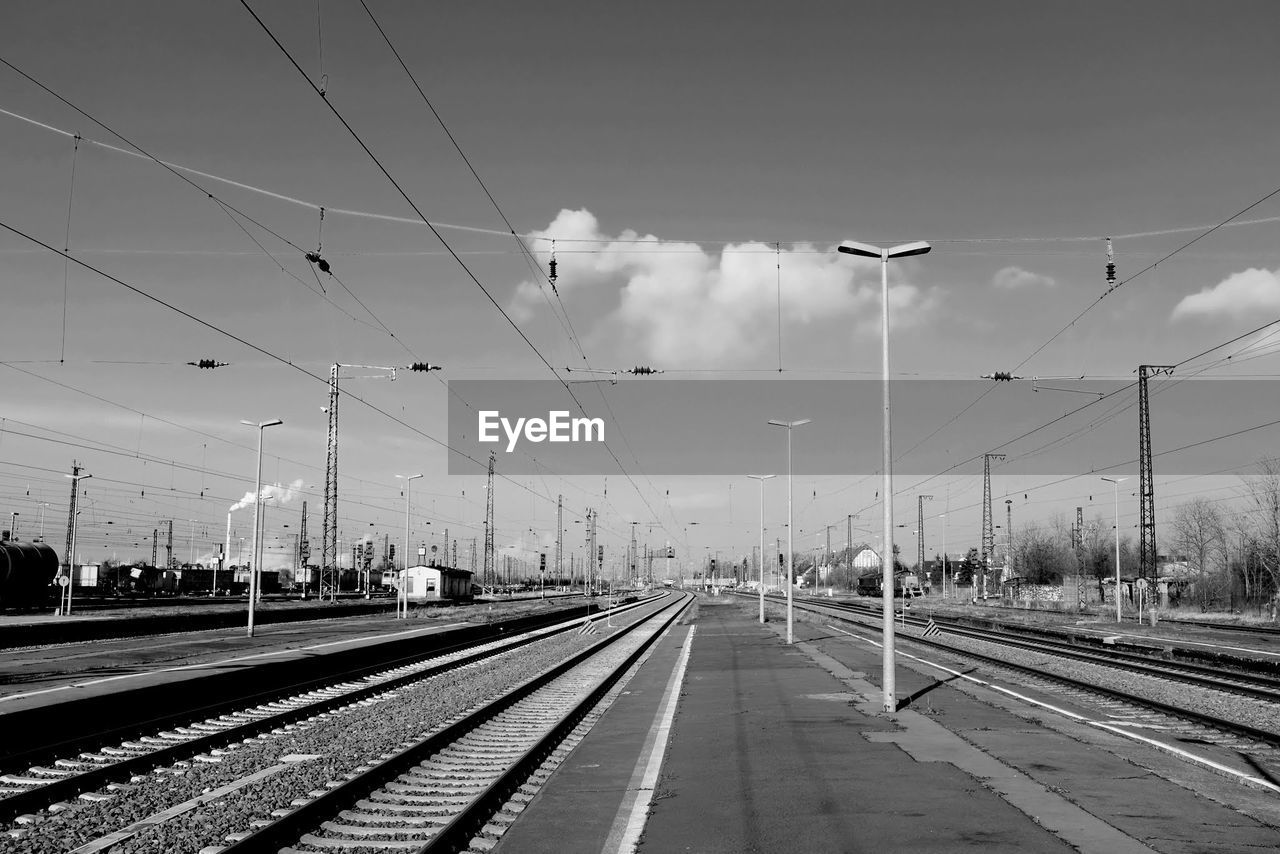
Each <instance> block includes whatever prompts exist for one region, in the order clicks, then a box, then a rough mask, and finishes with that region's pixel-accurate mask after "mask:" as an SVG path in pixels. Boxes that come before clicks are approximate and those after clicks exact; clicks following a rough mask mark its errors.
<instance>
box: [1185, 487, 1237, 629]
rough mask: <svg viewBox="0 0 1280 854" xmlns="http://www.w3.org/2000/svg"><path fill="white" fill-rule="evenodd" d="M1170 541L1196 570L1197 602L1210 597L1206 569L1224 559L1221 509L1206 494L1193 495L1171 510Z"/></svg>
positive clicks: (1224, 560) (1224, 540)
mask: <svg viewBox="0 0 1280 854" xmlns="http://www.w3.org/2000/svg"><path fill="white" fill-rule="evenodd" d="M1173 541H1174V544H1175V545H1176V546H1177V548H1178V550H1179V551H1180V552H1182V553H1183V554H1184V555H1186V557H1187V559H1188V561H1189V562H1190V564H1191V568H1192V569H1193V570H1195V573H1196V576H1197V578H1198V581H1197V582H1196V587H1197V589H1198V590H1199V593H1200V604H1201V605H1202V606H1203V605H1207V604H1208V601H1209V587H1210V577H1209V572H1210V570H1211V569H1212V568H1213V567H1214V566H1217V567H1222V566H1224V565H1225V562H1226V532H1225V526H1224V524H1223V519H1222V513H1221V512H1220V511H1219V510H1218V507H1217V505H1215V504H1213V503H1211V502H1210V501H1209V500H1208V499H1207V498H1203V497H1200V498H1193V499H1192V500H1190V501H1188V502H1186V503H1185V504H1181V505H1179V506H1178V508H1177V510H1175V511H1174V514H1173Z"/></svg>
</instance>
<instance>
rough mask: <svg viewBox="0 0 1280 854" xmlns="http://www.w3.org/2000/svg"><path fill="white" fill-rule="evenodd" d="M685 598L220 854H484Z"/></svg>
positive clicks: (317, 795)
mask: <svg viewBox="0 0 1280 854" xmlns="http://www.w3.org/2000/svg"><path fill="white" fill-rule="evenodd" d="M690 601H692V597H689V596H683V595H682V596H680V597H679V598H678V599H676V600H675V601H674V602H672V603H671V604H669V605H667V606H665V607H663V608H661V609H660V610H658V611H657V612H655V613H654V614H652V615H650V616H648V617H644V618H642V619H639V620H637V621H636V622H635V623H633V624H632V625H630V626H627V627H624V628H621V629H619V630H618V631H617V632H616V633H614V634H610V635H607V636H605V637H604V638H602V639H601V640H600V641H598V642H597V643H595V644H593V645H592V646H591V647H589V648H588V649H586V650H583V651H582V652H580V653H578V654H577V655H575V656H573V657H572V658H570V659H568V660H567V661H565V662H563V663H561V664H559V665H556V666H555V667H553V668H551V669H549V670H547V671H546V672H544V673H541V674H539V675H537V676H535V677H533V678H531V679H529V680H528V681H526V682H525V683H523V684H521V685H519V686H518V687H516V688H515V689H514V690H512V691H510V692H509V693H507V694H505V695H503V696H502V697H499V698H497V699H496V700H493V701H490V702H487V703H485V704H483V705H481V706H480V707H478V708H476V709H473V710H472V711H470V712H468V713H466V714H465V715H462V716H460V717H459V718H457V719H455V720H454V721H452V722H450V723H449V724H448V725H446V726H445V727H443V728H442V729H440V730H438V731H436V732H433V733H431V734H429V735H427V736H425V737H424V738H422V739H420V740H416V741H413V742H411V743H407V744H404V745H402V746H401V748H400V749H399V750H396V751H394V752H392V753H391V754H389V755H385V756H383V757H382V758H381V759H380V760H378V761H376V762H374V763H370V764H368V765H367V766H364V767H362V768H361V769H358V770H357V771H356V772H353V773H352V774H351V775H348V779H347V780H345V781H341V782H338V783H337V784H336V785H332V787H331V788H329V789H328V790H327V791H323V792H314V793H311V795H309V796H308V797H306V798H300V799H298V800H297V801H295V802H294V803H295V807H294V808H293V809H291V810H289V811H286V812H285V813H284V814H283V815H280V816H277V817H276V820H275V821H273V822H271V823H270V824H267V825H266V826H264V827H260V828H258V829H257V830H255V831H253V832H251V833H247V834H245V835H243V838H240V839H237V840H235V841H234V842H233V844H232V845H230V846H229V847H227V848H225V849H223V851H225V852H226V854H267V852H270V854H275V852H282V853H283V852H289V853H290V854H309V852H323V851H333V850H339V849H363V850H366V851H370V850H388V851H390V850H412V851H419V852H429V851H457V850H467V849H468V848H469V847H472V846H474V848H475V849H476V850H485V849H487V848H488V847H490V846H491V845H492V840H493V838H494V837H496V836H498V835H500V834H501V832H502V830H503V829H504V828H505V826H506V825H508V824H509V823H510V821H512V820H513V819H514V816H515V814H517V813H518V810H519V808H520V807H521V805H522V804H523V803H524V802H527V801H528V800H529V799H530V798H531V797H532V792H531V791H530V790H529V789H528V788H527V785H528V781H530V779H531V778H533V780H534V782H535V784H536V782H539V781H540V780H541V779H544V778H545V777H546V776H547V775H548V774H549V773H550V771H549V767H548V766H547V763H548V762H550V763H552V764H557V763H558V761H559V759H561V758H563V755H564V754H565V753H566V752H567V751H565V750H563V749H561V746H562V744H563V743H564V742H565V739H566V738H570V737H571V736H572V734H573V733H574V730H575V728H577V727H579V726H580V725H581V724H582V723H583V722H584V721H585V720H588V718H589V716H590V715H592V714H593V713H596V714H598V713H600V712H597V711H596V708H597V705H598V704H600V703H601V701H602V700H603V699H605V698H606V696H607V695H608V694H609V693H610V691H611V690H612V689H614V687H615V685H616V683H617V682H618V680H619V679H621V677H622V676H623V674H625V673H626V672H627V671H628V670H629V669H630V668H631V667H632V666H633V665H634V664H636V663H637V662H638V661H639V660H640V659H641V657H642V656H643V655H644V654H645V652H646V651H648V649H649V648H650V647H651V646H652V645H653V643H655V642H656V641H657V639H658V638H659V637H661V635H662V633H663V632H664V631H665V630H666V628H667V627H668V626H670V625H671V624H672V623H673V622H675V620H677V619H678V618H679V617H680V616H681V615H682V614H683V613H684V611H685V609H686V608H687V607H688V604H689V602H690Z"/></svg>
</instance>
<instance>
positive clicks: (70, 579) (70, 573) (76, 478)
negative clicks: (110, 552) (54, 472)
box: [41, 473, 93, 617]
mask: <svg viewBox="0 0 1280 854" xmlns="http://www.w3.org/2000/svg"><path fill="white" fill-rule="evenodd" d="M63 477H69V478H71V491H72V492H73V493H75V492H78V491H79V489H80V481H82V480H87V479H88V478H91V477H93V475H91V474H84V473H80V474H68V475H63ZM73 497H74V496H73ZM75 504H76V502H75V501H72V502H71V506H72V507H74V506H75ZM79 515H80V511H79V510H77V511H75V513H73V514H72V515H71V554H69V555H67V607H66V608H64V609H62V613H63V616H68V617H69V616H71V591H72V590H73V589H74V588H75V586H76V534H77V533H78V532H79V529H80V524H79V521H80V520H79V519H78V518H77V517H78V516H79ZM41 539H42V540H43V539H44V537H43V535H42V536H41Z"/></svg>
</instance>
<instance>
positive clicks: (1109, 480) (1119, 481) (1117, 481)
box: [1103, 477, 1141, 623]
mask: <svg viewBox="0 0 1280 854" xmlns="http://www.w3.org/2000/svg"><path fill="white" fill-rule="evenodd" d="M1128 479H1129V478H1127V477H1104V478H1103V480H1105V481H1106V482H1107V483H1109V484H1111V485H1112V486H1113V487H1115V493H1116V622H1117V623H1119V622H1121V618H1120V484H1122V483H1124V482H1125V481H1126V480H1128ZM1139 616H1141V615H1139Z"/></svg>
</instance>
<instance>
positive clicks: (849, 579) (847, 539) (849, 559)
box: [844, 513, 853, 590]
mask: <svg viewBox="0 0 1280 854" xmlns="http://www.w3.org/2000/svg"><path fill="white" fill-rule="evenodd" d="M845 524H846V525H847V526H848V527H847V528H846V529H845V534H844V543H845V548H846V549H848V551H847V552H846V553H845V558H844V586H845V589H846V590H852V589H853V514H852V513H850V514H849V515H848V518H847V519H845Z"/></svg>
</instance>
